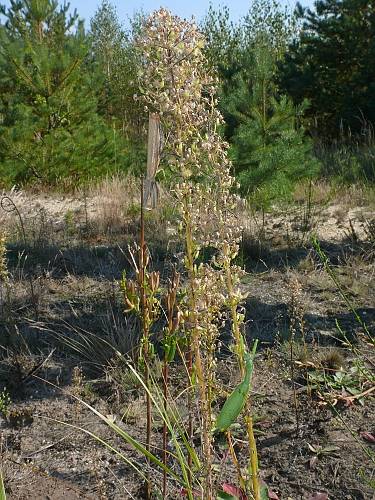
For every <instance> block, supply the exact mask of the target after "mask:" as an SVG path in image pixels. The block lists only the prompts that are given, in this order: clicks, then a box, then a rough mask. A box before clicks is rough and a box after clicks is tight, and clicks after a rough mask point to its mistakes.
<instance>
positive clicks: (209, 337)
mask: <svg viewBox="0 0 375 500" xmlns="http://www.w3.org/2000/svg"><path fill="white" fill-rule="evenodd" d="M204 44H205V40H204V38H203V35H202V34H201V33H200V32H199V30H198V28H197V26H196V25H195V24H194V23H192V22H188V21H184V20H181V19H180V18H178V17H176V16H172V15H171V13H170V12H168V11H167V10H165V9H160V10H158V11H156V12H154V13H153V14H152V15H151V16H150V17H149V18H148V19H147V20H146V22H145V24H144V26H143V32H142V34H141V35H140V37H139V39H138V46H139V48H140V50H141V51H142V53H143V57H144V65H143V68H142V70H141V71H140V74H139V80H140V87H141V88H142V96H141V98H142V99H143V102H144V104H145V108H146V111H149V112H151V113H157V114H158V116H159V117H160V123H161V126H162V128H163V132H164V137H165V142H164V151H163V153H164V154H163V157H164V158H166V159H167V160H168V161H167V163H166V164H164V165H161V167H162V168H163V167H164V168H165V169H168V170H169V171H170V173H171V175H172V178H173V179H174V183H173V184H174V186H173V192H174V194H175V197H176V202H177V207H178V210H179V214H180V234H181V235H182V238H183V240H184V245H185V258H184V265H185V270H186V274H187V280H186V287H185V291H186V302H185V304H182V305H181V307H185V313H184V317H185V330H186V331H187V334H188V343H189V351H188V353H187V358H188V366H189V374H190V378H191V380H196V381H197V388H198V396H199V409H200V419H201V428H202V455H203V459H204V463H205V470H204V484H203V493H202V494H203V498H205V499H210V498H214V496H215V492H214V487H213V484H214V478H213V468H212V442H213V435H212V416H211V406H212V399H213V387H214V381H215V373H216V348H217V345H218V336H219V325H220V324H222V323H223V319H224V316H223V311H225V309H226V307H227V306H228V304H229V310H230V313H231V319H232V323H233V329H232V333H233V337H234V343H235V346H236V347H235V351H236V354H237V357H238V360H239V365H240V371H241V373H243V372H244V357H245V353H246V346H245V343H244V340H243V338H242V335H241V321H242V318H241V317H240V316H239V314H238V312H237V308H238V304H239V301H240V299H241V297H240V295H239V294H238V292H237V290H236V287H237V285H238V282H239V279H240V276H241V270H240V269H239V268H237V267H236V266H233V265H232V262H233V259H235V258H236V256H237V254H238V249H239V242H240V239H241V234H242V228H241V226H240V225H239V224H238V220H237V216H236V207H237V202H238V199H237V197H236V196H235V195H234V194H233V188H234V187H235V182H234V179H233V177H232V176H231V173H230V168H231V164H230V161H229V159H228V154H227V149H228V144H227V143H225V142H224V141H223V140H222V138H221V136H220V134H219V132H218V127H219V126H220V125H221V124H222V123H223V119H222V116H221V115H220V113H219V111H218V110H217V98H216V86H217V81H216V79H215V77H213V76H212V75H211V74H210V72H209V71H208V70H207V68H208V65H207V61H206V59H205V56H204V54H203V50H202V49H203V47H204ZM136 98H137V99H138V96H136ZM207 247H210V248H211V249H213V251H214V256H213V258H212V259H211V261H210V262H209V263H207V264H198V263H197V260H198V257H199V254H200V251H201V249H202V248H207ZM191 410H192V406H191V407H190V414H191ZM247 414H248V417H247V428H248V433H249V447H250V450H251V453H250V456H251V477H252V485H253V486H252V490H253V495H254V497H255V498H257V499H258V498H259V495H258V492H259V486H258V472H257V461H256V448H255V440H254V434H253V430H252V420H251V417H250V408H247ZM192 433H193V429H192V418H190V424H189V434H190V436H191V437H192Z"/></svg>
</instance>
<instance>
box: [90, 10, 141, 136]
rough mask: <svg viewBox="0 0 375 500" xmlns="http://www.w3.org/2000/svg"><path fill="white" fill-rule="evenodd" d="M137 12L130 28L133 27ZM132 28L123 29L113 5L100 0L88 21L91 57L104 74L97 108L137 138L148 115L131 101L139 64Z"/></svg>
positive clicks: (122, 131)
mask: <svg viewBox="0 0 375 500" xmlns="http://www.w3.org/2000/svg"><path fill="white" fill-rule="evenodd" d="M137 24H138V21H137V15H136V16H135V18H134V19H133V23H132V28H133V31H134V30H136V25H137ZM133 34H134V33H132V31H130V32H126V31H125V30H124V29H123V27H122V25H121V23H120V21H119V18H118V15H117V11H116V8H115V7H114V6H113V5H112V4H111V3H110V2H109V1H108V0H103V1H102V4H101V5H100V6H99V8H98V10H97V11H96V13H95V15H94V17H93V18H92V19H91V22H90V38H91V49H92V60H93V61H95V63H96V64H97V65H98V67H99V71H100V72H101V74H102V76H103V85H102V87H101V93H100V111H101V113H102V114H103V116H105V117H106V119H107V120H114V123H113V125H114V126H115V127H116V128H117V129H118V130H119V131H120V133H122V134H123V135H125V136H126V137H127V138H128V139H130V140H132V141H134V140H135V141H136V140H137V139H139V137H140V136H141V135H142V133H144V125H145V123H146V120H147V116H146V114H145V113H144V110H143V107H142V106H141V105H140V104H139V103H138V102H136V101H135V100H134V94H136V93H137V92H138V91H139V89H138V87H137V72H138V69H139V67H140V62H139V60H138V59H139V55H138V51H137V50H136V48H135V45H134V43H133Z"/></svg>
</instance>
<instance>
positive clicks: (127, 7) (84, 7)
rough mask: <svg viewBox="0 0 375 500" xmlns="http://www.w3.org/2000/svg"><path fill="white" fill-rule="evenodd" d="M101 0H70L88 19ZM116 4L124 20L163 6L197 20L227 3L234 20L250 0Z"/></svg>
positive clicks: (306, 0)
mask: <svg viewBox="0 0 375 500" xmlns="http://www.w3.org/2000/svg"><path fill="white" fill-rule="evenodd" d="M280 1H281V3H282V4H284V5H289V6H290V7H294V5H295V3H296V2H295V0H280ZM313 1H314V0H301V3H302V5H304V6H309V7H311V6H312V5H313ZM2 3H5V5H9V3H10V2H9V1H7V0H5V2H4V1H3V2H2ZM100 3H101V0H70V5H71V7H72V8H76V9H77V11H78V13H79V15H80V17H83V18H84V19H85V20H86V21H88V20H89V19H90V18H91V17H92V15H93V14H94V12H95V10H96V9H97V7H98V5H100ZM112 3H113V4H114V5H115V6H116V8H117V12H118V15H119V17H120V19H121V20H123V21H126V20H127V19H128V17H131V16H132V15H133V13H134V12H136V11H137V10H140V9H143V10H144V11H145V12H150V11H152V10H155V9H157V8H159V7H160V6H161V5H162V6H163V7H167V8H169V9H170V10H171V11H172V12H173V13H175V14H177V15H179V16H181V17H191V16H192V15H194V16H195V17H196V18H197V19H198V20H200V19H201V18H202V17H204V15H205V13H206V12H207V9H208V7H209V5H210V3H212V4H213V5H214V6H215V7H219V6H220V5H223V4H224V5H228V6H229V8H230V12H231V14H232V17H233V19H234V20H236V19H238V18H239V17H241V16H243V15H244V14H246V12H247V11H248V9H249V5H250V3H251V0H232V1H230V0H227V1H225V0H212V1H210V0H182V1H181V0H112Z"/></svg>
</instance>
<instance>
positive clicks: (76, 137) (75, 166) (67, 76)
mask: <svg viewBox="0 0 375 500" xmlns="http://www.w3.org/2000/svg"><path fill="white" fill-rule="evenodd" d="M1 12H2V14H3V15H5V17H6V22H5V27H4V32H3V36H2V43H1V48H0V116H2V120H1V122H0V169H1V170H0V172H1V177H3V178H7V179H8V180H9V181H10V182H25V181H27V180H30V179H31V178H33V179H35V178H37V179H39V180H40V181H41V182H57V181H58V180H59V179H61V178H66V179H68V180H69V182H70V183H71V184H76V183H77V182H80V181H82V180H84V179H85V178H88V177H91V176H95V175H97V174H98V173H100V169H103V166H104V165H105V166H106V169H107V171H108V169H111V168H115V166H116V165H115V164H114V163H115V161H114V158H115V156H114V144H113V139H112V131H111V129H110V128H108V127H107V126H106V124H105V123H104V121H103V120H102V119H101V118H100V117H99V116H98V114H97V100H96V96H95V91H94V89H93V88H92V85H93V84H94V83H95V79H94V78H93V77H92V75H90V73H89V72H88V71H87V66H86V55H87V52H88V42H87V37H86V35H85V33H84V29H83V23H82V21H80V20H79V19H78V15H77V13H76V12H73V13H72V14H69V5H68V4H64V5H63V6H61V7H59V5H58V2H57V1H54V0H11V5H10V7H9V8H8V9H6V8H5V7H4V6H2V7H1Z"/></svg>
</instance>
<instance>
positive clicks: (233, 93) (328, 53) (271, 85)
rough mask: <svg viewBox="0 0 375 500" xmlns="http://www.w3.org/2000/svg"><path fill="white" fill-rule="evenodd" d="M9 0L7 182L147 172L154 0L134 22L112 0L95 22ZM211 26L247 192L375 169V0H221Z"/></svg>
mask: <svg viewBox="0 0 375 500" xmlns="http://www.w3.org/2000/svg"><path fill="white" fill-rule="evenodd" d="M1 13H2V17H1V20H2V21H0V23H2V24H0V184H1V185H2V186H3V187H9V186H12V185H25V184H41V185H55V186H56V185H57V184H58V185H59V186H60V188H67V189H70V188H72V187H74V186H77V185H79V184H83V183H85V182H87V181H89V180H90V179H94V178H98V177H100V176H105V175H107V174H113V173H119V172H120V173H122V172H123V173H126V174H129V173H130V174H136V175H138V174H140V173H141V172H142V170H143V168H144V165H145V160H146V153H145V144H146V123H147V122H146V118H147V113H146V112H145V110H144V109H143V106H142V105H141V104H139V102H138V101H137V100H136V96H137V93H139V92H141V91H142V81H140V80H139V74H140V66H141V64H142V61H141V56H140V55H139V53H138V51H137V48H136V44H135V39H136V37H137V33H138V31H139V26H140V23H141V20H142V18H143V17H144V14H143V13H139V14H137V15H135V16H134V17H133V18H132V19H131V20H130V23H129V26H126V27H125V26H123V25H122V24H121V23H120V21H119V19H118V16H117V13H116V10H115V8H114V7H113V6H112V5H111V3H110V2H109V1H108V0H104V1H103V3H102V4H101V6H100V7H99V8H98V10H97V12H96V14H95V16H94V17H93V18H92V19H91V20H90V22H89V23H88V22H87V23H86V28H85V26H84V22H83V20H81V19H80V17H79V13H77V12H76V11H74V12H73V11H72V9H71V7H70V5H69V4H64V5H63V6H61V5H59V4H58V2H57V1H53V0H43V1H40V0H39V1H36V0H12V1H11V5H10V7H9V8H6V7H5V6H3V7H1ZM200 26H201V29H202V31H203V33H204V34H205V36H206V39H207V45H206V48H205V50H206V55H207V56H208V58H209V61H210V63H211V65H212V67H213V70H214V71H216V72H217V75H218V77H219V80H220V89H221V90H220V100H219V107H220V111H221V112H222V114H223V116H224V118H225V127H224V128H223V130H222V133H223V135H224V136H225V138H226V139H227V140H228V141H229V144H230V155H231V159H232V161H233V169H234V172H235V175H236V176H237V177H238V180H239V181H240V183H241V190H242V194H243V195H247V196H249V197H252V199H253V201H254V203H255V204H256V205H257V206H260V207H267V206H269V205H270V203H272V202H273V201H274V200H276V199H285V198H288V196H290V194H291V192H292V190H293V188H294V185H295V183H296V182H297V181H300V180H301V179H314V178H316V177H324V178H329V179H332V180H334V181H335V182H336V181H338V182H339V183H352V182H361V183H363V182H365V183H369V182H372V181H373V180H374V178H375V168H374V152H375V145H374V144H375V143H374V138H373V125H372V124H373V122H374V119H375V104H374V103H375V66H374V65H373V64H371V61H373V60H374V57H375V5H374V3H373V2H371V1H369V0H322V1H318V2H316V3H315V8H313V9H304V8H302V7H301V6H297V9H296V11H295V12H290V11H289V10H287V9H284V8H282V7H281V6H280V4H279V3H278V1H277V0H254V1H253V2H252V3H251V4H250V7H249V12H248V14H247V15H246V16H245V17H243V18H242V19H240V21H239V22H238V23H233V22H232V21H231V18H230V9H229V8H227V7H224V8H222V9H221V10H215V9H214V8H212V7H211V8H210V9H209V11H208V14H207V16H206V17H205V18H204V19H203V20H201V23H200ZM167 171H168V169H164V177H165V178H166V179H165V180H168V179H167V177H168V175H167V174H166V172H167Z"/></svg>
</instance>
